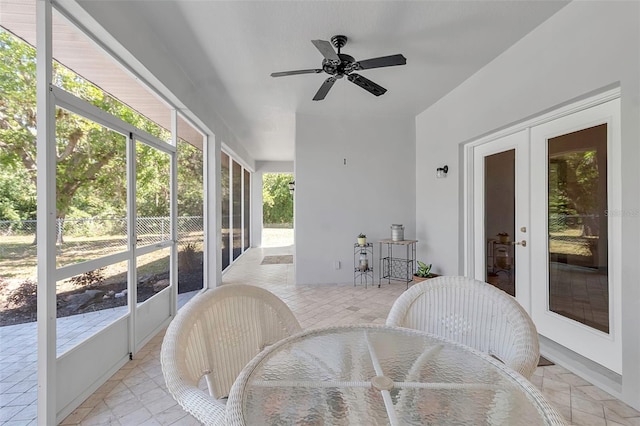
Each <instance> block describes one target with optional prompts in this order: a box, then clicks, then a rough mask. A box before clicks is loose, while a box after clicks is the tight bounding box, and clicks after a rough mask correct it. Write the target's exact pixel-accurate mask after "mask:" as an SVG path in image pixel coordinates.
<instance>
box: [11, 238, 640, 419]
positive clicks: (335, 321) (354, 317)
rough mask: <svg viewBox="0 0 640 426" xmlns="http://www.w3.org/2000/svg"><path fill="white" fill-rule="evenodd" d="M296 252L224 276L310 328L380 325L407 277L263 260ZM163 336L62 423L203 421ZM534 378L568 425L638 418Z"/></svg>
mask: <svg viewBox="0 0 640 426" xmlns="http://www.w3.org/2000/svg"><path fill="white" fill-rule="evenodd" d="M291 252H292V250H291V247H270V248H258V249H252V250H250V251H249V252H247V253H246V254H245V255H244V256H243V257H241V258H240V259H239V260H238V261H237V262H236V263H235V264H234V265H233V266H232V267H231V268H230V270H229V271H228V272H227V273H226V274H225V275H224V277H223V283H224V284H225V285H233V284H236V283H249V284H253V285H258V286H261V287H264V288H266V289H268V290H270V291H272V292H273V293H275V294H276V295H277V296H279V297H280V298H281V299H283V300H284V301H285V302H286V303H287V304H288V305H289V307H290V308H291V309H292V311H293V312H294V313H295V315H296V317H297V318H298V320H299V321H300V323H301V325H302V326H303V327H304V328H308V327H322V326H327V325H340V324H357V323H374V324H382V323H384V320H385V318H386V316H387V313H388V311H389V308H390V307H391V305H392V303H393V301H394V300H395V299H396V298H397V297H398V296H399V295H400V294H401V293H402V291H403V290H404V289H405V286H404V284H401V283H398V284H391V285H384V284H383V287H382V288H377V287H376V286H373V287H369V288H367V289H365V288H363V287H361V286H358V287H354V286H353V285H352V284H336V285H321V286H296V285H295V282H294V272H293V265H260V263H261V261H262V259H263V257H264V256H265V255H286V254H291ZM162 338H163V333H160V334H159V335H158V336H156V337H155V338H154V339H152V340H151V341H150V342H149V343H148V344H147V345H146V346H145V347H144V348H143V349H142V350H141V351H140V352H139V353H137V354H136V355H135V357H134V359H133V360H132V361H131V362H129V363H128V364H127V365H125V366H124V367H123V368H122V369H121V370H120V371H119V372H118V373H116V374H115V375H114V376H113V377H112V378H111V379H110V380H109V381H107V382H106V383H105V384H104V385H103V386H102V387H101V388H99V389H98V390H97V391H96V392H95V393H94V394H93V395H91V396H90V397H89V398H88V399H87V400H86V401H85V402H84V403H83V404H82V405H81V406H80V407H78V408H77V409H76V410H75V411H74V412H73V413H72V414H71V415H69V416H68V417H67V418H66V419H64V420H63V422H62V423H61V424H62V425H187V426H188V425H197V424H198V422H197V421H196V420H195V419H194V418H193V417H191V416H190V415H188V414H187V413H185V412H184V411H183V410H182V409H181V408H180V407H179V406H178V405H177V404H176V403H175V401H174V400H173V399H172V398H171V396H170V395H169V394H168V393H167V391H166V389H165V385H164V379H163V377H162V371H161V368H160V355H159V351H160V346H161V344H162ZM532 382H533V383H534V385H536V386H537V387H538V388H539V389H541V390H542V392H543V393H544V395H545V396H546V397H547V398H548V400H549V401H550V402H551V403H552V404H553V405H554V406H555V407H556V408H557V409H558V411H559V412H560V413H562V415H564V416H565V418H566V419H567V422H568V423H570V424H573V425H585V426H588V425H640V412H638V411H636V410H634V409H632V408H630V407H629V406H627V405H625V404H623V403H622V402H620V401H618V400H616V399H615V398H613V397H612V396H611V395H609V394H607V393H605V392H603V391H602V390H600V389H598V388H597V387H595V386H593V385H591V384H590V383H588V382H586V381H584V380H582V379H581V378H580V377H578V376H576V375H574V374H572V373H570V372H569V371H567V370H566V369H564V368H562V367H560V366H548V367H539V368H538V369H537V370H536V372H535V375H534V376H533V378H532ZM33 391H35V389H32V388H29V389H25V390H24V392H25V395H31V396H30V398H32V399H33ZM29 392H31V393H29ZM2 397H3V398H4V394H2ZM20 399H21V398H19V397H16V398H15V400H16V401H18V400H20ZM16 404H17V403H16ZM16 404H14V405H16ZM6 405H9V404H7V401H3V402H2V404H0V424H2V425H5V424H6V425H28V424H35V421H34V419H33V417H30V418H25V417H29V416H28V415H26V414H25V415H23V416H17V417H15V416H14V417H13V418H12V417H10V416H3V415H2V414H1V413H3V410H4V412H5V413H6V412H7V411H6V410H5V408H6ZM23 408H24V407H23ZM27 408H28V407H27Z"/></svg>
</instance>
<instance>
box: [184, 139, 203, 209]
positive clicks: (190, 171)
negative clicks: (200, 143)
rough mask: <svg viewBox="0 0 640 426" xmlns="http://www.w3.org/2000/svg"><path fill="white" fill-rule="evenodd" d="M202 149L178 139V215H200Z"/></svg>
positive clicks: (201, 199)
mask: <svg viewBox="0 0 640 426" xmlns="http://www.w3.org/2000/svg"><path fill="white" fill-rule="evenodd" d="M203 170H204V164H203V156H202V150H200V149H198V148H197V147H195V146H193V145H191V144H190V143H188V142H186V141H183V140H179V141H178V215H179V216H202V215H203V205H204V193H203V175H202V173H203Z"/></svg>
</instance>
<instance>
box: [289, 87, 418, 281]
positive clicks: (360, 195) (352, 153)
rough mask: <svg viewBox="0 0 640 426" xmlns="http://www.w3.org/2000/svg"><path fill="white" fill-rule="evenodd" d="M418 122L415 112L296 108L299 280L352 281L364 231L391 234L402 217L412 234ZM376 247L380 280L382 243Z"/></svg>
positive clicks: (371, 238) (407, 232)
mask: <svg viewBox="0 0 640 426" xmlns="http://www.w3.org/2000/svg"><path fill="white" fill-rule="evenodd" d="M371 101H372V102H375V99H372V100H371ZM414 129H415V127H414V125H413V119H412V118H411V119H401V118H386V117H383V118H367V119H335V118H327V117H319V116H310V115H300V114H299V115H298V116H297V119H296V157H295V176H296V194H295V207H294V210H295V219H294V220H295V242H296V251H295V265H296V282H297V283H298V284H316V283H343V282H353V245H354V243H356V237H357V235H358V234H359V233H360V232H364V233H365V234H367V237H368V241H369V242H376V241H378V240H380V239H386V238H391V224H394V223H400V224H403V225H404V226H405V238H406V239H411V238H413V237H415V169H414V164H415V163H414V160H413V158H414V155H415V133H414ZM345 159H346V162H347V164H346V165H345V164H344V160H345ZM418 245H420V243H418ZM374 250H375V255H374V269H375V277H376V280H377V279H378V257H379V251H378V250H379V248H378V244H375V247H374ZM336 261H340V262H341V268H340V269H335V268H334V263H335V262H336ZM376 282H377V281H376Z"/></svg>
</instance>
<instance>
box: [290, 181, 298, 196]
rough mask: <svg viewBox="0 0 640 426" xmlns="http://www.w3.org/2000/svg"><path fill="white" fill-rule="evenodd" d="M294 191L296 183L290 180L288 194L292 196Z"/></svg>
mask: <svg viewBox="0 0 640 426" xmlns="http://www.w3.org/2000/svg"><path fill="white" fill-rule="evenodd" d="M295 190H296V181H295V180H292V181H291V182H289V192H290V193H291V195H293V191H295Z"/></svg>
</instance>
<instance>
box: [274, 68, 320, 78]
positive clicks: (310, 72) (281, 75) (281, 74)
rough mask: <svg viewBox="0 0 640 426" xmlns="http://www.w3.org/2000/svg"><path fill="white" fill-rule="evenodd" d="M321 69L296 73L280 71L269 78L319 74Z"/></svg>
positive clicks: (297, 71)
mask: <svg viewBox="0 0 640 426" xmlns="http://www.w3.org/2000/svg"><path fill="white" fill-rule="evenodd" d="M321 72H322V70H321V69H318V68H316V69H312V70H296V71H282V72H273V73H271V77H284V76H286V75H298V74H318V73H321Z"/></svg>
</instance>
